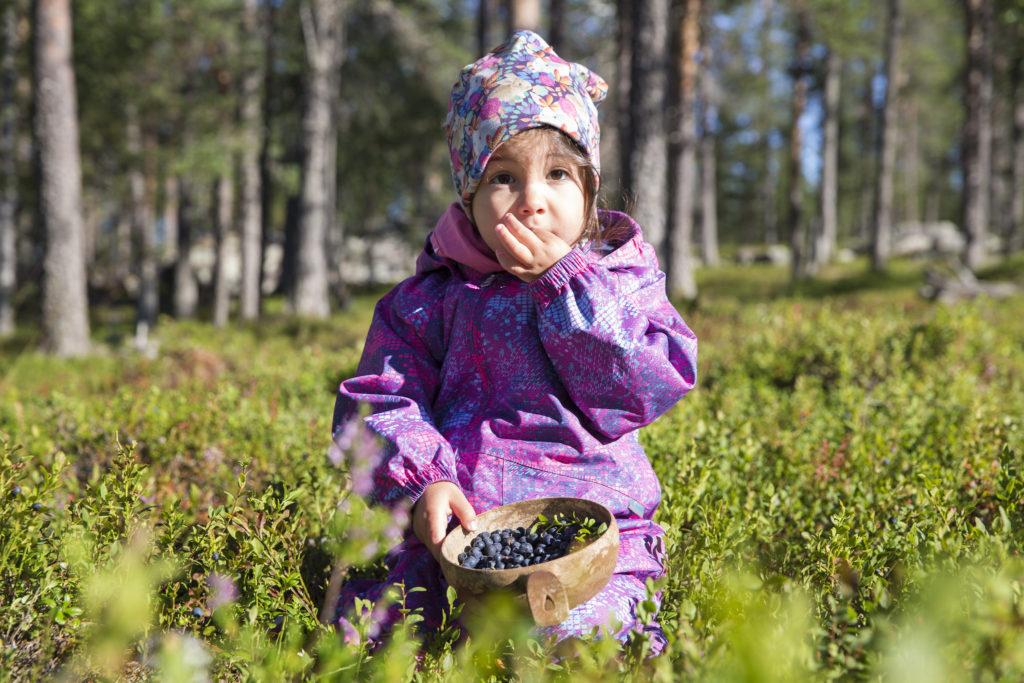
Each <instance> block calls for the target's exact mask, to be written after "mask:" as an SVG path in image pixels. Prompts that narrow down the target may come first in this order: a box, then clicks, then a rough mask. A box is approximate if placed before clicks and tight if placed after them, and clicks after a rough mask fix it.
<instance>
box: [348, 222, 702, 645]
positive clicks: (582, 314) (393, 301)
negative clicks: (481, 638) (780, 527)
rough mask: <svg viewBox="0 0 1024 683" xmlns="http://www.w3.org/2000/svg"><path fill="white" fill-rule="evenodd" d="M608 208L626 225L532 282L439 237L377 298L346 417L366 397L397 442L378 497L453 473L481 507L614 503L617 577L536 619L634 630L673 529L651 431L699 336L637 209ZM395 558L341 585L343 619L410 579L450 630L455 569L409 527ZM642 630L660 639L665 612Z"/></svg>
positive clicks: (429, 616) (432, 623)
mask: <svg viewBox="0 0 1024 683" xmlns="http://www.w3.org/2000/svg"><path fill="white" fill-rule="evenodd" d="M599 219H600V221H601V223H602V225H609V224H613V223H614V224H618V225H624V226H626V228H627V229H626V231H625V232H626V233H627V236H626V237H625V238H619V239H617V240H615V241H614V242H612V243H611V244H610V245H608V246H607V248H606V249H604V250H597V249H589V248H587V247H586V246H582V245H577V246H576V247H574V248H573V249H572V251H571V252H569V253H568V254H567V255H566V256H565V257H563V258H562V259H561V260H560V261H558V262H557V263H556V264H554V265H553V266H552V267H551V268H550V269H549V270H548V271H547V272H546V273H545V274H544V275H543V276H541V277H540V278H539V279H537V280H536V281H534V282H533V283H529V284H528V283H526V282H523V281H521V280H519V279H518V278H517V277H515V276H514V275H512V274H510V273H506V272H500V273H491V274H483V273H481V272H479V271H476V270H474V269H472V268H471V267H469V266H466V265H465V264H462V263H458V262H456V261H453V260H451V259H447V258H442V257H440V256H438V255H437V254H436V253H435V251H434V249H433V247H432V245H431V242H430V240H429V239H428V240H427V241H426V244H425V246H424V250H423V252H421V254H420V255H419V257H418V259H417V263H416V274H415V275H413V276H412V277H410V278H408V279H406V280H404V281H402V282H401V283H399V284H398V285H396V286H395V287H394V288H393V289H392V290H391V291H389V292H388V293H387V294H386V295H385V296H384V297H383V298H382V299H381V300H380V301H379V302H378V303H377V306H376V308H375V310H374V316H373V322H372V324H371V326H370V330H369V333H368V335H367V339H366V345H365V348H364V351H363V355H362V358H361V360H360V362H359V367H358V370H357V373H356V376H355V377H353V378H351V379H348V380H346V381H344V382H342V383H341V386H340V388H339V391H338V398H337V403H336V405H335V412H334V420H333V426H332V431H333V433H335V434H337V433H338V430H339V429H341V428H342V427H343V426H344V424H346V421H347V420H351V419H353V418H354V416H355V417H356V418H357V416H358V408H357V406H358V404H359V403H360V402H366V403H369V404H370V407H371V413H370V415H368V416H367V417H366V418H365V419H366V424H367V426H368V427H369V428H370V429H371V431H372V432H374V433H376V434H377V435H379V436H380V437H382V439H383V442H384V444H385V452H384V453H383V454H382V455H381V461H380V463H379V465H378V466H377V467H376V469H375V471H374V477H373V492H372V494H371V497H372V498H373V499H374V500H375V501H376V502H378V503H381V504H384V505H389V504H392V505H393V504H395V503H396V502H398V501H399V500H401V499H403V498H405V499H409V500H411V501H415V500H416V499H417V498H419V496H420V495H421V494H422V492H423V489H424V488H425V487H426V486H427V485H428V484H431V483H433V482H436V481H443V480H447V481H451V482H454V483H456V484H458V485H459V486H460V487H461V488H462V490H463V492H464V493H465V495H466V497H467V499H468V500H469V502H470V503H471V504H472V505H473V508H474V509H475V510H476V512H477V513H478V514H479V513H482V512H484V511H485V510H488V509H490V508H493V507H496V506H499V505H504V504H507V503H514V502H516V501H520V500H524V499H530V498H539V497H544V496H574V497H579V498H587V499H590V500H594V501H597V502H599V503H602V504H603V505H605V506H606V507H608V508H609V509H610V510H611V511H612V513H613V514H614V515H615V517H616V520H617V522H618V526H619V530H620V533H621V546H620V550H619V558H618V563H617V564H616V566H615V573H614V574H613V575H612V578H611V581H610V582H609V583H608V585H607V586H606V587H605V588H604V590H602V591H601V593H599V594H598V595H596V596H595V597H594V598H592V599H591V600H589V601H587V602H586V603H583V604H581V605H579V606H577V607H575V608H574V609H572V610H571V612H570V614H569V618H568V619H567V620H566V621H564V622H563V623H561V624H559V625H557V626H554V627H548V628H546V629H540V630H539V631H538V632H539V633H542V634H550V635H554V636H556V637H557V638H558V639H562V638H565V637H568V636H580V635H583V634H586V633H587V632H589V631H590V630H591V629H593V627H595V626H597V627H604V626H605V625H606V624H607V623H608V620H609V617H612V616H614V617H615V618H617V619H618V620H619V621H621V622H622V623H623V625H624V626H623V629H622V630H621V631H620V632H619V633H617V634H615V637H616V638H619V639H620V640H624V639H625V638H626V637H627V636H628V634H629V631H630V630H633V629H634V628H635V629H637V630H643V629H644V628H645V627H644V626H643V625H640V624H637V623H636V622H637V620H636V615H635V606H636V604H637V602H638V601H640V600H643V599H644V597H645V579H647V578H648V577H652V578H657V577H659V576H661V575H662V574H663V573H664V564H663V562H664V547H663V536H664V531H663V529H662V528H661V527H660V526H658V524H656V523H655V522H653V521H652V519H651V518H652V516H653V514H654V512H655V509H656V508H657V507H658V503H659V501H660V499H661V489H660V486H659V484H658V479H657V477H656V476H655V474H654V471H653V469H652V468H651V465H650V462H649V461H648V459H647V456H646V454H645V453H644V450H643V448H642V447H641V446H640V444H639V442H638V440H637V430H638V429H639V428H640V427H642V426H644V425H646V424H649V423H650V422H652V421H653V420H654V419H655V418H657V417H658V416H659V415H661V414H663V413H664V412H665V411H667V410H668V409H669V408H671V407H672V406H673V405H674V404H675V403H676V402H677V401H678V400H679V399H680V398H682V397H683V395H684V394H686V393H687V392H688V391H689V390H690V389H691V388H692V387H693V386H694V383H695V381H696V367H697V338H696V336H695V335H694V334H693V332H691V331H690V329H689V328H688V327H687V325H686V323H685V322H683V320H682V318H681V317H680V315H679V313H678V312H677V311H676V310H675V308H674V307H673V306H672V304H671V303H670V302H669V301H668V299H667V297H666V295H665V274H664V273H663V272H662V271H661V270H660V269H659V268H658V262H657V258H656V256H655V251H654V248H653V247H652V246H651V245H650V244H648V243H647V242H645V241H644V239H643V236H642V233H641V230H640V226H639V225H637V223H636V222H635V221H633V220H632V219H631V218H630V217H629V216H627V215H626V214H623V213H619V212H615V211H604V210H601V211H599ZM457 523H458V521H457V520H456V519H454V518H453V519H452V520H451V523H450V525H449V528H453V527H454V526H455V525H456V524H457ZM386 562H387V565H388V568H389V573H388V576H387V579H386V580H385V581H384V582H383V583H380V582H372V581H370V580H367V579H363V580H350V581H349V582H347V583H346V584H345V585H344V586H343V588H342V591H341V595H340V598H339V602H338V609H339V612H338V614H339V617H341V616H343V615H346V614H350V613H351V610H352V606H353V600H354V598H355V597H356V596H361V597H364V598H368V599H371V600H376V599H377V598H378V597H379V596H380V595H381V593H382V592H383V590H384V589H385V588H386V587H387V586H388V585H390V584H392V583H397V582H400V581H404V582H405V586H406V588H407V589H408V588H410V587H412V586H423V587H425V588H426V589H427V590H426V591H425V592H417V593H413V594H412V595H410V596H409V601H408V602H409V603H410V606H412V607H417V606H419V607H422V608H423V613H424V617H425V626H426V627H427V628H432V627H434V628H436V627H437V626H438V625H439V623H440V615H441V610H442V609H444V606H445V604H446V600H445V589H446V588H447V583H446V582H445V580H444V577H443V576H442V574H441V570H440V566H439V565H438V564H437V562H436V561H435V560H434V558H433V557H432V556H431V555H430V553H429V552H428V551H427V549H426V547H425V546H424V545H423V544H422V543H420V541H419V540H418V539H417V538H416V537H415V536H413V535H412V534H411V532H407V536H406V539H405V540H404V541H403V542H402V543H401V544H400V545H398V546H397V547H395V548H393V549H391V550H390V551H389V553H388V555H387V556H386ZM646 630H647V632H648V633H649V634H650V635H651V637H652V645H653V647H654V650H653V651H654V652H655V653H657V652H660V650H661V649H662V647H663V646H664V643H665V640H664V634H663V632H662V630H661V628H660V626H659V625H657V623H654V624H651V625H649V626H647V627H646Z"/></svg>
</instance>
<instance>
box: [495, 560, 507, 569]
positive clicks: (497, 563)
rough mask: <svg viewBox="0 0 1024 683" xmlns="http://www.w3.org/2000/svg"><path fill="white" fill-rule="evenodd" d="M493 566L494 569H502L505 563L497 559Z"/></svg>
mask: <svg viewBox="0 0 1024 683" xmlns="http://www.w3.org/2000/svg"><path fill="white" fill-rule="evenodd" d="M494 568H495V569H504V568H505V563H504V562H501V561H498V562H496V563H495V564H494Z"/></svg>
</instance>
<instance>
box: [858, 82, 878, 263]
mask: <svg viewBox="0 0 1024 683" xmlns="http://www.w3.org/2000/svg"><path fill="white" fill-rule="evenodd" d="M874 76H875V74H874V72H873V71H872V70H867V74H866V78H865V82H864V93H863V94H864V97H863V98H862V99H861V106H860V109H859V112H860V116H859V118H858V122H857V123H858V126H857V131H858V143H859V145H858V146H859V147H860V149H862V150H864V157H865V158H864V159H861V160H860V164H859V169H860V176H859V178H858V180H859V188H860V191H859V194H860V203H859V209H860V211H859V215H858V219H857V229H858V230H857V232H858V237H859V239H860V242H861V244H863V245H864V246H865V247H866V248H867V250H868V251H869V252H870V250H871V234H872V227H871V225H872V223H871V218H872V216H871V214H872V211H874V201H875V199H874V198H875V195H874V183H873V182H872V173H871V171H872V170H874V169H875V167H876V166H877V161H874V163H873V162H872V160H873V159H874V158H875V157H874V155H876V154H877V153H878V127H879V126H878V116H877V115H876V114H877V112H876V111H875V100H874V97H873V95H872V90H873V87H872V82H873V80H874Z"/></svg>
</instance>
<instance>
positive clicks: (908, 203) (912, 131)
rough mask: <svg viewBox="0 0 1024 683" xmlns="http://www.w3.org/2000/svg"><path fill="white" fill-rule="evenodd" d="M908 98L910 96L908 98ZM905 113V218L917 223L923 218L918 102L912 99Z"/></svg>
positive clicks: (903, 116)
mask: <svg viewBox="0 0 1024 683" xmlns="http://www.w3.org/2000/svg"><path fill="white" fill-rule="evenodd" d="M907 99H908V100H909V99H910V98H907ZM902 109H903V115H902V116H900V120H901V121H903V122H904V124H905V125H904V130H906V135H901V136H900V137H901V138H902V139H903V151H902V152H901V153H900V155H901V156H902V164H901V165H902V167H903V185H904V195H905V198H904V202H903V206H904V209H903V220H904V221H907V222H909V223H917V222H919V221H920V220H921V134H920V121H919V120H918V119H919V117H918V115H917V103H916V102H914V101H913V100H910V101H908V102H907V103H906V106H904V107H903V108H902Z"/></svg>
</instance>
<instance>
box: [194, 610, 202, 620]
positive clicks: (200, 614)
mask: <svg viewBox="0 0 1024 683" xmlns="http://www.w3.org/2000/svg"><path fill="white" fill-rule="evenodd" d="M192 616H194V617H196V618H197V619H198V618H199V617H201V616H203V610H201V609H199V608H198V607H193V608H192Z"/></svg>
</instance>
